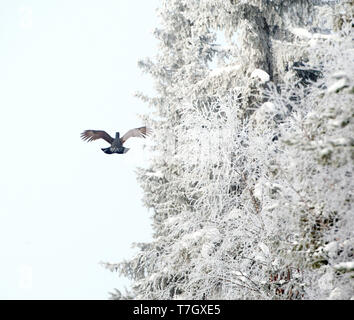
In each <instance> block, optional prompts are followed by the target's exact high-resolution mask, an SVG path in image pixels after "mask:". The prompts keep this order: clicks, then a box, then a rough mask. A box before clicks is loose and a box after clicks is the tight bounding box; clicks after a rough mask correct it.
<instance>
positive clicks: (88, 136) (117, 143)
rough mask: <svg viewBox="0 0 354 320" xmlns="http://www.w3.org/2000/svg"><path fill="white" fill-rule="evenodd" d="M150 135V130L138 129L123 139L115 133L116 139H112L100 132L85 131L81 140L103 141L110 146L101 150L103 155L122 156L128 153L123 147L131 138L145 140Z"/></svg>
mask: <svg viewBox="0 0 354 320" xmlns="http://www.w3.org/2000/svg"><path fill="white" fill-rule="evenodd" d="M150 133H151V129H150V128H147V127H140V128H135V129H131V130H129V131H128V132H127V133H126V134H125V135H124V136H123V137H121V138H120V136H119V132H116V137H115V138H114V139H113V138H112V137H111V136H110V135H109V134H108V133H107V132H105V131H102V130H85V131H84V132H83V133H81V138H82V139H83V140H85V141H88V142H89V141H93V140H97V139H103V140H105V141H107V142H108V143H110V144H111V146H110V147H108V148H101V150H102V151H103V152H104V153H107V154H113V153H118V154H123V153H127V152H128V151H129V148H125V147H124V146H123V144H124V142H126V141H127V140H128V139H129V138H131V137H138V138H145V137H146V136H147V135H149V134H150Z"/></svg>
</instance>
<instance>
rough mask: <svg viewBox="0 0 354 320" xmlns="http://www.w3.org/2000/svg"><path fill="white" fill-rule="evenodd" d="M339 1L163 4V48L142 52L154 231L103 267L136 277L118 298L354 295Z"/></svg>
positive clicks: (345, 66) (168, 0)
mask: <svg viewBox="0 0 354 320" xmlns="http://www.w3.org/2000/svg"><path fill="white" fill-rule="evenodd" d="M343 6H347V8H346V10H345V11H344V12H345V14H341V12H343ZM348 8H350V9H352V5H351V3H349V2H348V3H344V2H343V1H342V2H340V3H339V4H335V3H333V2H331V1H329V2H328V3H327V2H325V1H305V0H299V1H296V0H295V1H281V0H278V1H276V0H275V1H265V0H264V1H261V0H253V1H232V0H231V1H215V0H214V1H212V0H205V1H182V0H174V1H173V0H165V1H163V2H162V4H161V9H160V16H161V18H162V25H161V28H160V29H158V30H156V36H157V37H158V39H160V51H159V54H158V56H157V57H156V59H155V61H152V60H150V59H147V60H145V61H143V62H141V63H140V65H141V67H142V68H143V69H144V70H145V71H146V72H149V73H150V74H151V75H152V76H153V77H154V78H155V80H156V90H157V96H156V97H154V98H149V97H146V96H144V95H143V94H140V97H141V98H142V99H145V100H146V101H147V102H148V103H149V104H150V105H151V106H152V107H153V111H152V113H151V115H150V116H149V117H148V118H147V121H148V122H149V123H150V124H151V125H152V126H153V128H154V138H155V139H154V140H155V145H154V147H153V148H152V149H153V150H152V151H153V159H152V161H151V166H150V168H149V169H140V170H139V171H138V178H139V181H140V183H141V185H142V187H143V189H144V192H145V198H144V202H145V205H146V206H147V207H149V208H152V209H153V212H154V216H153V227H154V241H152V242H151V243H144V244H138V245H137V246H138V247H139V248H140V251H139V253H138V254H137V255H136V256H135V258H133V259H131V260H130V261H125V262H122V263H118V264H107V265H106V266H107V267H109V268H111V269H115V270H118V271H119V272H120V273H121V274H123V275H126V276H128V277H130V278H131V279H132V280H133V285H132V290H131V292H130V293H128V294H127V295H126V296H124V295H122V294H121V293H120V292H118V293H117V294H114V295H113V298H119V299H122V298H123V299H124V298H125V299H126V298H137V299H178V298H185V299H202V298H205V299H212V298H214V299H301V298H302V299H306V298H325V297H328V296H330V297H332V298H333V297H339V298H348V297H350V296H351V295H353V292H352V291H351V290H352V289H351V288H352V287H353V286H352V284H351V283H350V275H351V273H350V272H351V271H352V265H351V262H350V259H352V254H353V252H352V250H353V245H352V240H353V234H352V233H351V232H352V230H353V221H352V220H353V212H352V208H351V205H352V198H351V197H352V194H351V193H350V192H351V190H353V183H352V180H353V179H352V176H351V175H352V164H353V143H352V140H351V136H350V134H351V132H353V119H352V117H353V109H352V108H353V107H352V105H353V103H352V101H351V99H352V98H351V97H352V94H353V92H352V90H353V89H352V88H353V82H352V78H351V77H352V74H353V72H352V71H350V70H352V68H353V66H352V64H351V60H352V59H351V58H352V56H353V52H352V51H351V47H350V40H351V34H350V30H349V27H348V25H350V26H351V20H350V19H351V15H350V14H349V13H348V12H351V11H350V10H349V11H348V10H347V9H348ZM318 17H320V18H321V19H318ZM333 17H334V18H335V19H334V21H335V22H336V24H337V26H338V27H337V29H338V33H337V34H335V32H334V31H333V28H332V25H331V21H332V18H333ZM221 33H224V34H225V36H226V40H225V41H222V42H221V43H220V41H219V40H218V35H220V34H221ZM218 42H219V43H218ZM337 53H340V54H339V55H338V54H337ZM215 65H216V66H215ZM336 68H338V70H337V69H336ZM350 68H351V69H350ZM337 71H346V72H345V73H343V72H342V73H338V72H337ZM333 74H334V75H333ZM332 76H333V77H334V78H333V79H332V78H331V77H332ZM332 82H334V83H332ZM334 106H339V107H338V108H336V107H334ZM339 151H340V152H339ZM328 282H329V283H328Z"/></svg>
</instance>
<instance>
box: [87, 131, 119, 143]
mask: <svg viewBox="0 0 354 320" xmlns="http://www.w3.org/2000/svg"><path fill="white" fill-rule="evenodd" d="M81 139H82V140H84V141H87V142H90V141H94V140H97V139H103V140H106V141H107V142H108V143H110V144H112V142H113V140H114V139H113V138H112V137H111V136H110V135H109V134H108V133H107V132H106V131H102V130H85V131H84V132H83V133H81Z"/></svg>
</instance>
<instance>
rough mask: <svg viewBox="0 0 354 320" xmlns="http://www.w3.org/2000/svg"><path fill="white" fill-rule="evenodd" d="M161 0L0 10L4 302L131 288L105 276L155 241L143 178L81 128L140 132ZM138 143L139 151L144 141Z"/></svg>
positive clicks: (134, 160)
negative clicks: (84, 136) (138, 245)
mask: <svg viewBox="0 0 354 320" xmlns="http://www.w3.org/2000/svg"><path fill="white" fill-rule="evenodd" d="M157 6H158V0H149V1H130V0H104V1H99V0H91V1H88V0H75V1H72V0H50V1H48V0H36V1H35V0H33V1H15V0H11V1H0V110H1V114H0V131H1V134H0V145H1V158H0V299H106V298H108V297H109V294H108V292H109V291H111V290H112V289H113V288H115V287H116V288H119V289H124V286H126V285H128V284H129V282H128V281H127V280H126V279H122V278H119V277H118V275H117V273H111V272H110V271H108V270H106V269H104V268H103V267H102V266H100V265H99V262H100V261H107V262H119V261H122V260H123V259H124V258H129V257H130V256H131V255H132V254H133V252H134V251H133V250H132V249H131V244H132V243H133V242H141V241H149V240H150V239H151V232H152V231H151V225H150V215H151V212H148V210H147V209H146V208H144V207H143V206H142V201H141V199H142V195H143V193H142V190H141V188H140V186H139V185H138V183H137V181H136V176H135V173H134V170H135V167H136V166H139V165H143V164H144V161H145V160H146V159H147V156H146V154H145V153H144V151H145V150H144V145H145V144H148V143H149V142H148V141H146V140H142V139H141V140H139V139H135V140H134V139H131V140H129V141H128V142H127V147H130V148H131V150H130V151H129V152H128V153H127V154H125V155H117V154H114V155H106V154H104V153H103V152H102V151H101V150H100V148H101V147H105V146H107V144H106V143H105V142H104V141H95V142H91V143H85V142H83V141H81V140H80V133H81V132H82V131H83V130H85V129H103V130H106V131H107V132H108V133H110V134H112V135H114V133H115V132H116V131H120V132H121V133H122V134H124V133H125V131H127V130H128V129H130V128H134V127H137V126H140V125H143V123H141V120H140V119H139V118H138V116H137V114H140V113H146V112H147V111H148V106H147V105H146V104H144V103H143V102H141V101H140V100H138V99H137V98H135V97H133V93H134V92H135V91H137V90H140V91H143V92H146V93H150V94H152V90H153V89H152V88H153V85H152V80H151V78H149V77H148V76H144V75H142V72H141V70H140V69H138V67H137V61H138V60H139V59H141V58H144V57H147V56H154V55H155V54H156V53H157V52H156V50H157V49H156V40H155V39H154V37H153V35H152V31H153V29H154V27H156V26H157V23H158V19H157V16H156V7H157ZM138 140H139V141H138Z"/></svg>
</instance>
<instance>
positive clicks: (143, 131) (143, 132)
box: [121, 127, 151, 143]
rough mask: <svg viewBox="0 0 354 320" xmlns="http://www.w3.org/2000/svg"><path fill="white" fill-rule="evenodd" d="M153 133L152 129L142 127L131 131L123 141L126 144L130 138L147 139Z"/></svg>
mask: <svg viewBox="0 0 354 320" xmlns="http://www.w3.org/2000/svg"><path fill="white" fill-rule="evenodd" d="M150 133H151V129H150V128H147V127H140V128H135V129H131V130H129V131H128V132H127V133H126V134H125V135H124V136H123V137H122V138H121V141H122V143H124V142H125V141H127V140H128V139H129V138H132V137H137V138H145V137H146V136H148V135H149V134H150Z"/></svg>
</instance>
